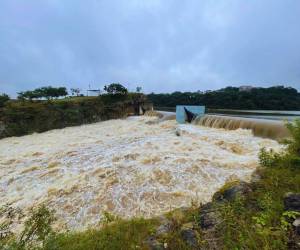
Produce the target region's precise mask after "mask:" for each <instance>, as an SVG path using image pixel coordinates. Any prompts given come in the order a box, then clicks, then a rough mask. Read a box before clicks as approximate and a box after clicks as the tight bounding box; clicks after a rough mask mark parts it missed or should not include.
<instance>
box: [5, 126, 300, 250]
mask: <svg viewBox="0 0 300 250" xmlns="http://www.w3.org/2000/svg"><path fill="white" fill-rule="evenodd" d="M288 128H289V129H290V131H291V134H292V136H293V137H292V139H291V140H287V141H285V142H284V143H285V144H286V145H287V146H286V149H285V151H284V152H281V153H275V152H272V151H270V152H267V151H266V150H264V149H262V150H261V153H260V163H261V167H260V168H259V169H258V170H257V172H256V174H255V176H254V179H253V181H252V182H251V183H250V184H246V183H239V182H238V181H234V182H231V183H227V184H226V185H225V186H224V187H223V188H222V189H221V190H220V191H219V192H217V193H216V194H215V195H214V197H213V201H212V202H211V203H209V204H204V205H201V206H200V207H198V206H197V205H195V204H192V206H191V207H190V208H186V209H178V210H175V211H173V212H170V213H169V214H167V215H164V216H162V217H160V218H154V219H142V218H135V219H131V220H123V219H121V218H118V217H115V216H113V215H111V214H109V213H105V214H104V218H105V219H104V220H103V221H102V222H101V224H100V225H99V228H95V229H91V230H87V231H84V232H61V233H58V232H55V231H54V230H53V229H52V227H51V224H52V223H53V222H54V220H55V218H54V216H53V213H52V212H51V211H49V209H47V208H46V207H45V206H40V207H38V208H36V209H35V210H33V211H32V214H31V216H30V218H28V219H27V220H26V222H25V224H24V225H25V226H24V230H23V232H22V233H21V234H20V236H15V235H14V234H12V233H11V228H12V223H13V221H14V219H16V218H17V216H18V215H19V214H21V213H20V212H18V211H16V210H13V209H11V208H9V207H4V208H3V209H2V210H1V211H0V215H2V217H3V215H6V217H7V218H8V220H6V222H3V223H2V224H0V230H1V232H0V239H1V240H0V242H1V243H0V246H1V247H2V248H3V249H26V250H27V249H49V250H50V249H299V245H297V242H298V240H299V235H297V233H296V232H295V230H294V228H293V226H292V222H293V220H294V219H295V218H296V217H299V216H300V213H299V212H297V211H293V210H289V209H286V207H285V206H284V198H285V196H286V194H287V193H288V192H293V193H300V121H296V122H295V123H293V124H289V125H288ZM236 187H238V188H236ZM236 190H237V191H236ZM208 205H209V206H208ZM208 207H209V210H207V209H208ZM207 211H208V212H207ZM204 215H205V216H206V217H205V216H204ZM208 222H209V223H208Z"/></svg>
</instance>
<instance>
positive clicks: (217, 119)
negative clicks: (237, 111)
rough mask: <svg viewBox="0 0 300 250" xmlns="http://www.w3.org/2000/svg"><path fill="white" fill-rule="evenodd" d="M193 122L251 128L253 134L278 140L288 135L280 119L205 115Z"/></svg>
mask: <svg viewBox="0 0 300 250" xmlns="http://www.w3.org/2000/svg"><path fill="white" fill-rule="evenodd" d="M193 124H195V125H201V126H205V127H211V128H223V129H226V130H235V129H239V128H241V129H251V130H252V132H253V135H255V136H260V137H265V138H271V139H276V140H280V139H283V138H287V137H289V131H288V129H287V128H286V127H285V124H284V123H283V122H281V121H272V120H264V119H252V118H251V119H250V118H242V117H231V116H221V115H205V116H202V117H200V116H199V117H197V118H196V119H195V120H194V121H193Z"/></svg>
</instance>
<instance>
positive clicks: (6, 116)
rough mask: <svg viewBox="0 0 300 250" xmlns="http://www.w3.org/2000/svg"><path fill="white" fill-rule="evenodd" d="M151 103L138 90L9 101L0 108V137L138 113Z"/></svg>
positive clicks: (39, 131) (38, 131)
mask: <svg viewBox="0 0 300 250" xmlns="http://www.w3.org/2000/svg"><path fill="white" fill-rule="evenodd" d="M140 106H144V107H145V109H148V108H149V107H150V106H151V105H150V104H149V103H148V102H147V100H146V98H145V96H144V95H143V94H140V93H129V94H114V95H113V94H105V95H101V96H97V97H72V98H65V99H56V100H48V101H46V100H38V101H25V100H24V101H16V100H12V101H8V102H6V103H5V106H4V107H2V108H0V138H5V137H10V136H21V135H27V134H32V133H41V132H44V131H48V130H51V129H59V128H65V127H69V126H76V125H81V124H89V123H93V122H99V121H105V120H109V119H117V118H123V117H127V116H128V115H129V114H131V115H132V114H138V113H139V108H140Z"/></svg>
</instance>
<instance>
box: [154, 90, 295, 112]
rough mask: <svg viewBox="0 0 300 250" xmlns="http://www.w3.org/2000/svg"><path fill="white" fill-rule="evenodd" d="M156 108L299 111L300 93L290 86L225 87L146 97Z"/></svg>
mask: <svg viewBox="0 0 300 250" xmlns="http://www.w3.org/2000/svg"><path fill="white" fill-rule="evenodd" d="M148 99H149V100H150V101H151V102H153V104H154V106H156V107H175V106H176V105H179V104H189V105H199V104H201V105H205V106H206V107H208V108H219V109H252V110H255V109H258V110H262V109H264V110H300V93H299V92H298V91H297V90H296V89H294V88H291V87H284V86H274V87H270V88H255V87H251V86H241V87H226V88H223V89H220V90H216V91H206V92H200V91H198V92H178V91H176V92H173V93H171V94H155V93H151V94H149V95H148Z"/></svg>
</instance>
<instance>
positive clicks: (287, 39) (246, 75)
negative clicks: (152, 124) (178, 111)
mask: <svg viewBox="0 0 300 250" xmlns="http://www.w3.org/2000/svg"><path fill="white" fill-rule="evenodd" d="M299 25H300V1H299V0H249V1H246V0H219V1H215V0H211V1H210V0H207V1H205V0H201V1H200V0H187V1H182V0H42V1H41V0H0V92H6V93H9V94H11V95H15V93H16V92H18V91H22V90H28V89H32V88H35V87H40V86H47V85H53V86H67V87H79V88H81V89H83V90H86V89H87V88H88V85H89V84H90V85H91V87H92V88H101V87H102V86H103V85H104V84H106V83H111V82H120V83H123V84H124V85H125V86H127V87H129V88H130V89H134V88H135V87H136V86H142V88H143V90H144V91H145V92H152V91H154V92H172V91H175V90H181V91H195V90H207V89H218V88H221V87H224V86H228V85H232V86H239V85H249V84H250V85H255V86H271V85H278V84H283V85H285V86H292V87H295V88H297V89H298V90H300V28H299Z"/></svg>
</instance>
